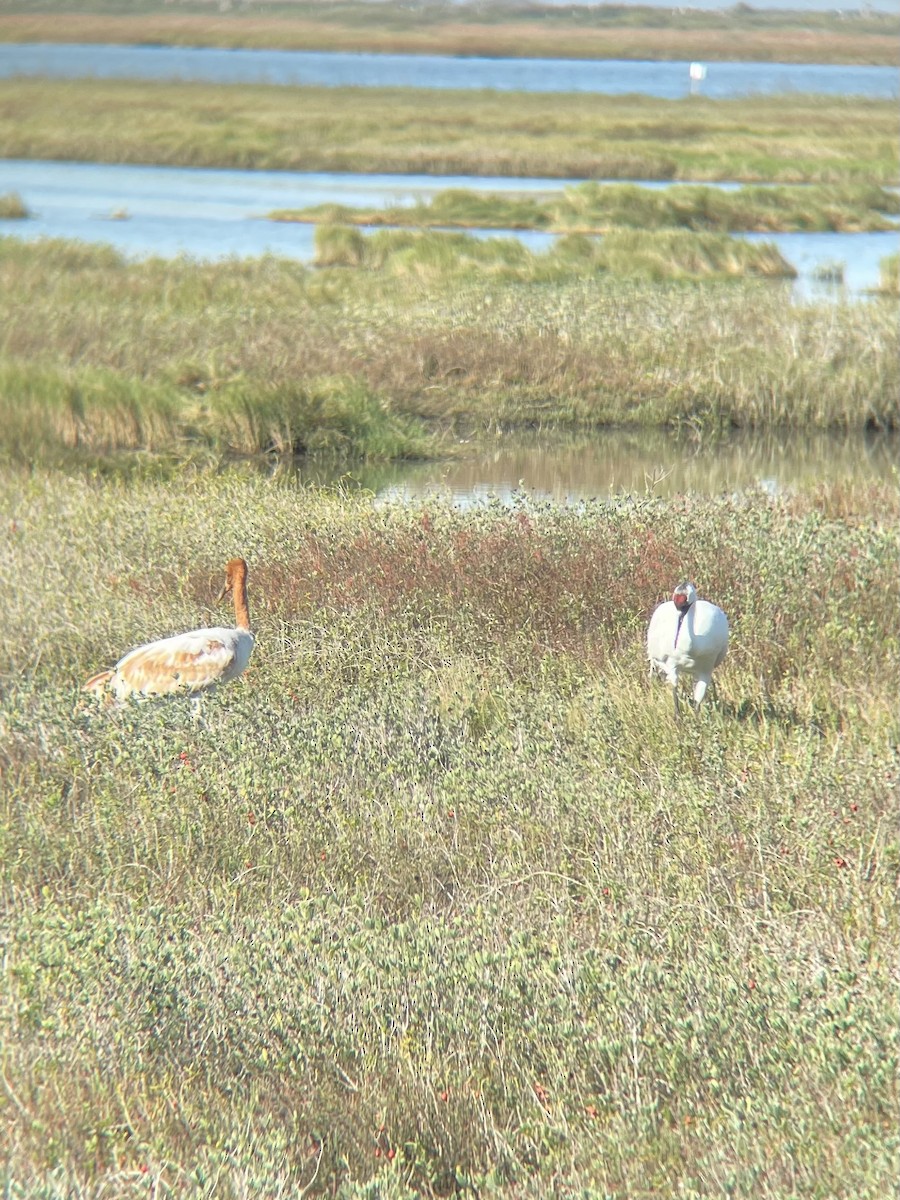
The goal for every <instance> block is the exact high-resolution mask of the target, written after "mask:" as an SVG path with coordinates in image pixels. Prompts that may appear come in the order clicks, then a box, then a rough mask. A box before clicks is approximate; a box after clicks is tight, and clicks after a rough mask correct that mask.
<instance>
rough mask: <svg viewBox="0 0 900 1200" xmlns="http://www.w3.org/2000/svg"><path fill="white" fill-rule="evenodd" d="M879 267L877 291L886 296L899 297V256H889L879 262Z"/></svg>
mask: <svg viewBox="0 0 900 1200" xmlns="http://www.w3.org/2000/svg"><path fill="white" fill-rule="evenodd" d="M880 265H881V280H880V282H879V288H878V290H879V291H880V292H882V293H883V294H884V295H886V296H900V254H889V255H888V256H887V257H886V258H883V259H882V260H881V264H880Z"/></svg>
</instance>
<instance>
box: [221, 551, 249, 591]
mask: <svg viewBox="0 0 900 1200" xmlns="http://www.w3.org/2000/svg"><path fill="white" fill-rule="evenodd" d="M246 578H247V564H246V563H245V562H244V560H243V559H242V558H233V559H232V560H231V562H229V563H228V564H227V565H226V567H225V586H224V587H223V588H222V590H221V592H219V596H218V599H219V600H224V599H225V597H226V596H230V595H231V593H232V592H233V591H234V589H235V587H236V586H237V585H238V584H239V583H240V582H241V581H243V580H245V579H246Z"/></svg>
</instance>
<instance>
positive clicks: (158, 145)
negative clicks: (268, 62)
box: [0, 79, 897, 186]
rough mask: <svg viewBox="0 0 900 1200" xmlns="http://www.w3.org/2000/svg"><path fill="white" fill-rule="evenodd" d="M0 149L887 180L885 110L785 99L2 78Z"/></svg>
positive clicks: (11, 153) (890, 165)
mask: <svg viewBox="0 0 900 1200" xmlns="http://www.w3.org/2000/svg"><path fill="white" fill-rule="evenodd" d="M511 112H514V114H515V116H514V119H511V117H510V114H511ZM298 114H302V115H301V116H298ZM0 154H2V155H3V156H4V157H6V158H48V159H50V158H52V159H61V160H73V159H76V160H81V161H85V162H131V163H160V164H172V165H178V166H196V167H246V168H254V169H271V170H299V171H354V172H363V173H364V172H372V171H395V172H400V173H417V172H418V173H424V174H434V175H440V174H460V175H503V176H515V175H524V176H528V175H531V176H543V177H547V178H556V179H638V180H640V179H660V180H678V179H681V180H687V181H689V182H702V181H704V180H710V181H713V180H735V181H742V182H747V183H753V182H766V183H769V182H772V183H827V184H842V185H843V184H865V185H867V186H871V185H882V186H891V185H893V184H894V183H895V182H896V178H897V138H896V104H895V103H894V102H893V101H891V100H884V101H879V100H858V99H851V98H846V97H823V96H800V95H797V96H793V95H792V96H791V98H790V102H789V103H786V102H785V99H784V97H782V96H754V97H749V98H745V99H739V100H715V101H711V100H706V99H703V98H700V97H695V98H690V99H685V100H656V99H653V98H650V97H641V96H594V95H590V96H588V95H529V94H525V93H515V94H509V93H497V92H475V93H470V92H442V91H436V90H431V89H422V90H418V91H417V90H416V89H412V88H394V89H381V88H291V87H262V86H259V87H248V86H241V87H240V88H236V87H234V86H228V85H222V86H217V85H210V84H176V83H168V82H167V83H145V82H134V81H120V80H99V79H80V80H71V81H67V80H45V79H14V80H13V79H10V80H0Z"/></svg>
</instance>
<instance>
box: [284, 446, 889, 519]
mask: <svg viewBox="0 0 900 1200" xmlns="http://www.w3.org/2000/svg"><path fill="white" fill-rule="evenodd" d="M897 450H898V439H897V438H896V437H894V436H891V435H886V434H879V435H859V434H856V435H852V436H841V437H837V436H831V435H827V434H814V435H812V436H809V435H803V434H784V433H780V432H779V433H777V434H741V435H735V436H733V437H730V438H728V439H726V440H722V441H715V442H713V441H710V442H706V443H704V442H697V441H695V440H693V439H691V438H688V437H676V436H674V435H673V434H671V433H667V432H665V431H661V430H656V429H647V430H637V431H633V430H604V431H601V432H597V433H593V434H590V435H568V436H554V435H546V434H542V435H538V434H533V435H527V436H523V435H521V434H513V435H509V436H505V437H502V438H497V439H496V440H495V441H494V442H493V444H491V445H490V446H487V447H485V448H479V449H477V450H474V449H471V448H470V447H469V446H467V445H465V444H461V445H459V446H458V447H456V448H455V452H456V454H458V455H459V457H454V458H452V459H450V460H447V461H441V462H433V463H432V462H429V463H393V464H390V465H381V466H357V467H353V468H351V469H349V470H348V469H347V468H346V467H343V468H341V467H323V466H321V465H307V464H303V463H301V464H299V465H297V464H295V465H286V464H284V463H279V464H277V465H276V464H271V465H270V466H269V468H268V469H269V470H271V471H273V472H289V473H291V474H293V475H295V476H296V477H297V478H298V479H299V480H300V481H301V482H307V483H314V484H329V485H334V484H340V485H341V486H343V487H346V488H347V489H350V490H355V489H357V488H363V489H365V490H367V491H371V492H372V493H373V494H374V495H375V496H377V497H378V498H379V499H380V500H382V501H385V502H387V501H393V502H404V501H407V502H413V503H415V502H418V501H420V500H422V499H425V498H427V497H428V496H436V497H442V498H443V499H445V500H447V501H449V502H450V503H452V504H454V505H457V506H460V507H466V506H470V505H472V504H478V503H487V502H490V501H491V500H495V501H499V502H500V503H504V504H509V503H511V502H512V501H513V500H514V499H515V498H516V497H517V496H521V495H527V496H528V497H530V498H532V499H535V500H553V501H556V502H559V503H577V502H579V501H584V500H590V499H594V498H597V499H607V498H609V497H612V496H615V495H618V494H622V493H629V494H647V493H649V494H652V495H655V496H661V497H671V496H675V495H679V494H684V493H695V494H700V495H707V496H710V495H719V494H721V493H729V494H731V493H738V492H746V491H752V490H762V491H764V492H766V493H767V494H769V495H778V494H780V493H784V492H790V491H792V490H794V489H799V488H803V487H809V486H812V485H814V484H817V483H828V482H832V483H836V482H853V483H855V484H870V483H878V482H887V481H891V480H894V481H896V480H897Z"/></svg>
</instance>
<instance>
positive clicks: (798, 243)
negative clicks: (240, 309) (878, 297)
mask: <svg viewBox="0 0 900 1200" xmlns="http://www.w3.org/2000/svg"><path fill="white" fill-rule="evenodd" d="M577 182H578V180H574V179H507V178H493V177H485V178H470V177H461V176H444V177H441V176H433V175H342V174H328V173H308V174H307V173H302V172H291V171H236V170H227V171H222V170H202V169H197V168H190V167H150V166H121V165H113V164H109V163H77V162H74V163H72V162H41V161H34V162H31V161H25V160H7V161H0V195H4V194H7V193H9V192H15V193H17V194H18V195H19V196H20V197H21V198H22V200H23V201H24V203H25V206H26V207H27V209H28V210H29V212H31V213H33V216H32V217H30V218H29V219H27V220H24V221H21V220H16V221H11V220H7V221H4V220H0V235H6V236H11V237H16V238H22V239H26V240H29V241H30V240H34V239H36V238H42V237H56V238H75V239H78V240H80V241H85V242H100V243H106V244H108V245H111V246H114V247H116V248H117V249H118V250H119V251H120V252H121V253H123V254H125V255H126V256H127V257H129V258H147V257H149V256H152V255H158V256H160V257H163V258H170V257H174V256H176V255H179V254H186V255H190V256H191V257H193V258H197V259H202V260H215V259H222V258H229V257H239V258H248V257H256V256H258V255H261V254H277V255H280V256H283V257H286V258H293V259H297V260H298V261H303V262H308V261H310V260H312V258H313V256H314V237H315V227H314V226H312V225H301V224H289V223H282V222H275V221H269V220H266V219H265V218H266V214H267V213H269V212H271V211H272V210H274V209H277V208H305V207H308V206H310V205H313V204H321V203H325V202H337V203H341V204H346V205H349V206H363V205H367V206H370V207H384V206H387V205H397V204H404V203H412V202H413V201H414V200H416V199H420V198H423V197H427V196H429V195H432V194H433V193H434V192H437V191H441V190H443V189H444V188H449V187H466V188H469V189H471V190H474V191H481V192H495V193H525V194H532V195H533V194H535V193H541V192H544V193H547V192H554V191H559V190H560V189H562V188H564V187H566V186H568V185H570V184H574V183H577ZM645 186H654V187H658V186H663V185H659V184H647V185H645ZM725 186H734V185H725ZM491 233H492V234H493V235H494V236H505V237H517V238H519V240H521V241H522V242H523V243H524V244H525V245H527V246H528V247H529V248H530V249H532V250H535V251H540V250H544V249H546V248H547V247H548V246H549V245H550V244H551V243H552V241H553V235H552V234H547V233H539V232H535V233H529V232H521V231H515V232H513V231H510V230H496V231H491ZM478 236H488V235H487V234H480V235H478ZM743 236H745V237H747V238H748V239H750V240H762V241H769V242H774V243H775V244H776V245H777V246H778V247H779V249H780V250H781V252H782V254H783V255H784V257H785V258H786V259H787V260H788V262H790V263H792V264H793V265H794V266H795V267H796V268H797V270H798V271H799V273H800V278H799V279H798V281H797V285H796V287H795V289H794V293H795V296H796V297H798V298H804V297H806V296H812V295H820V294H822V293H823V290H824V291H831V292H832V293H833V291H834V289H823V288H822V285H821V284H819V283H817V282H816V280H815V272H816V268H817V267H818V266H820V265H821V264H823V263H830V262H835V261H838V262H842V263H843V264H844V288H843V292H842V294H843V295H848V296H852V295H858V294H860V293H862V292H864V291H865V290H866V289H867V288H871V287H874V286H875V285H876V284H877V282H878V277H879V262H880V260H881V259H882V258H884V257H885V256H886V255H888V254H892V253H895V252H896V251H897V250H898V249H900V234H898V233H781V234H746V235H743Z"/></svg>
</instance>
